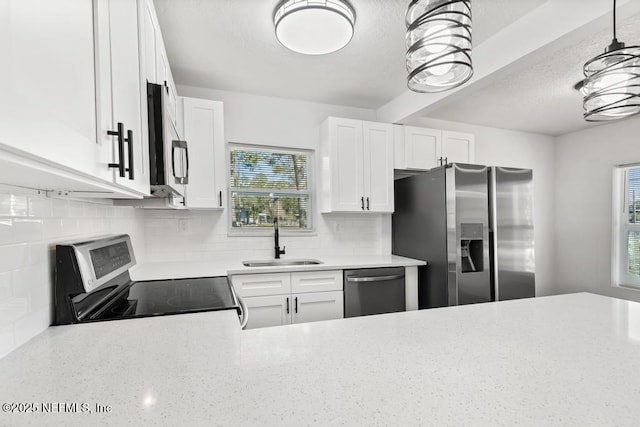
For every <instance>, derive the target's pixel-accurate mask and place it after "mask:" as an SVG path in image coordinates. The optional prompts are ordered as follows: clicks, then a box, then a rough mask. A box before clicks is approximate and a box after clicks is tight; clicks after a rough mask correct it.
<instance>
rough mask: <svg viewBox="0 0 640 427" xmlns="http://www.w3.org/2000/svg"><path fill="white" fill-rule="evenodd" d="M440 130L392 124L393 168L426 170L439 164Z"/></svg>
mask: <svg viewBox="0 0 640 427" xmlns="http://www.w3.org/2000/svg"><path fill="white" fill-rule="evenodd" d="M441 151H442V131H440V130H437V129H428V128H419V127H414V126H401V125H394V168H395V169H407V170H428V169H431V168H433V167H436V166H439V164H438V159H439V158H440V157H442V154H441Z"/></svg>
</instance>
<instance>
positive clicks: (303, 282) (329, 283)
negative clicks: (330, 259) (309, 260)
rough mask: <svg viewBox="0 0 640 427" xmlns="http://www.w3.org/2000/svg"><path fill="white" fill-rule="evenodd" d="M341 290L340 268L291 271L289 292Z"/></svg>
mask: <svg viewBox="0 0 640 427" xmlns="http://www.w3.org/2000/svg"><path fill="white" fill-rule="evenodd" d="M341 290H342V270H326V271H322V270H321V271H297V272H293V273H291V292H292V293H296V294H297V293H305V292H324V291H341Z"/></svg>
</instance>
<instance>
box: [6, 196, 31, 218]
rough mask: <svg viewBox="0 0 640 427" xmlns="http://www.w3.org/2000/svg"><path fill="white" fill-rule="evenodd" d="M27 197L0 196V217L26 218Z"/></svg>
mask: <svg viewBox="0 0 640 427" xmlns="http://www.w3.org/2000/svg"><path fill="white" fill-rule="evenodd" d="M28 211H29V209H28V203H27V196H22V195H15V194H0V216H27V213H28Z"/></svg>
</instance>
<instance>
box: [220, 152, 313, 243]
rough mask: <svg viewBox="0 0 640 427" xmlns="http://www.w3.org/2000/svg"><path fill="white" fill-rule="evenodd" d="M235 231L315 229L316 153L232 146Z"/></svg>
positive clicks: (230, 166)
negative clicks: (313, 178) (275, 221)
mask: <svg viewBox="0 0 640 427" xmlns="http://www.w3.org/2000/svg"><path fill="white" fill-rule="evenodd" d="M229 155H230V159H229V160H230V161H229V183H230V191H231V197H230V200H231V209H230V227H229V229H230V230H231V231H237V232H239V233H242V232H245V231H247V230H248V231H256V230H265V231H266V230H268V231H269V232H271V228H272V227H273V219H274V218H276V217H277V218H278V227H279V228H280V229H281V230H288V231H301V232H309V231H312V218H313V215H312V210H311V207H312V192H311V188H312V185H311V165H312V163H313V161H312V152H311V151H305V150H294V149H281V148H268V147H262V146H260V147H258V146H249V145H238V144H230V145H229Z"/></svg>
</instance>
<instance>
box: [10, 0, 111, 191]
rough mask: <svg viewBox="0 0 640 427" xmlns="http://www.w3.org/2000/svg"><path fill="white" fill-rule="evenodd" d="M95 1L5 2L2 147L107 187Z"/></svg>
mask: <svg viewBox="0 0 640 427" xmlns="http://www.w3.org/2000/svg"><path fill="white" fill-rule="evenodd" d="M93 26H94V16H93V5H92V1H91V0H58V1H51V0H20V1H8V0H0V52H2V66H1V67H0V94H1V95H0V147H2V148H10V149H14V150H16V151H18V152H20V153H26V154H27V155H28V156H29V157H33V158H35V159H46V160H48V161H50V162H53V163H55V164H58V165H63V166H66V167H69V168H71V169H74V170H77V171H82V172H84V173H87V174H89V175H91V176H95V177H99V178H102V179H105V180H106V179H108V178H109V177H110V176H111V171H109V170H103V169H101V168H100V166H101V165H100V153H99V150H98V146H97V136H96V135H97V133H96V132H97V131H96V129H97V124H96V97H95V74H94V72H95V61H94V38H93V37H94V34H93Z"/></svg>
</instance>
